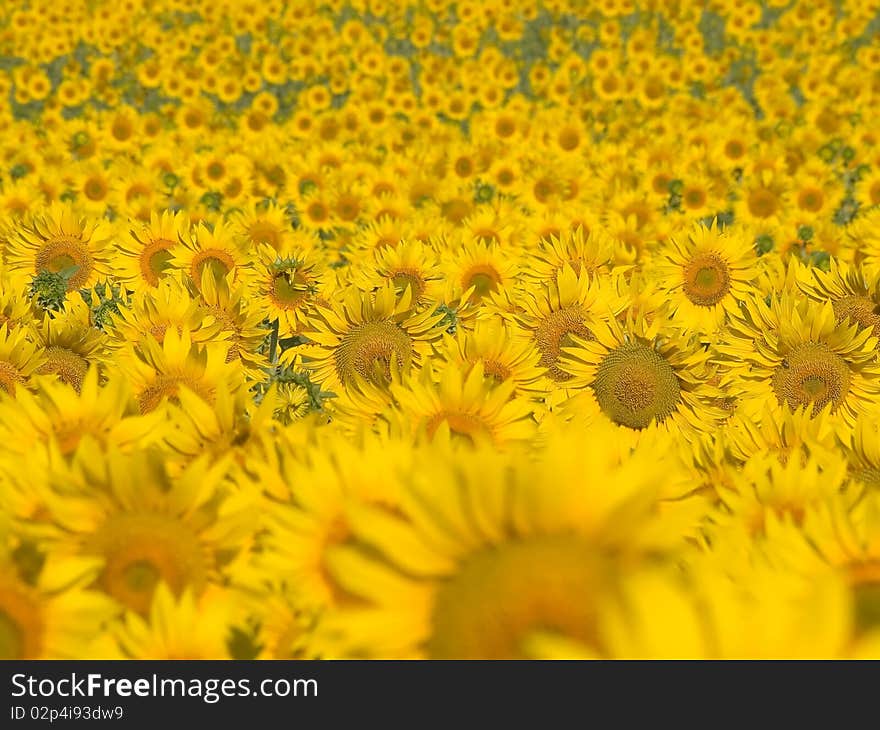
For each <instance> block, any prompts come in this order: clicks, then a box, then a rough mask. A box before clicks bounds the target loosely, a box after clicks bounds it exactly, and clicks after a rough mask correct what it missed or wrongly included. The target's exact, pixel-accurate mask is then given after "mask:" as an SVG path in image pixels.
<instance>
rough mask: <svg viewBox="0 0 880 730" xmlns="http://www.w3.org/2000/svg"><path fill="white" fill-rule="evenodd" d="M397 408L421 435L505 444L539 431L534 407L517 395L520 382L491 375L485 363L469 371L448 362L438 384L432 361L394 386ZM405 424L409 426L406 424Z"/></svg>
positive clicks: (405, 420)
mask: <svg viewBox="0 0 880 730" xmlns="http://www.w3.org/2000/svg"><path fill="white" fill-rule="evenodd" d="M391 393H392V394H393V395H394V398H395V400H396V402H397V411H398V413H399V415H400V418H401V419H402V420H403V422H404V424H408V425H409V427H410V430H411V431H412V432H414V433H415V434H416V435H417V436H421V435H424V436H425V437H426V438H427V439H429V440H433V439H440V440H443V441H448V440H449V439H450V438H455V439H460V440H461V441H463V442H467V443H470V444H482V443H484V442H487V443H491V444H494V445H495V446H497V447H502V446H503V445H505V444H508V443H511V442H516V441H524V440H526V439H528V438H529V436H531V435H532V433H533V431H534V421H533V420H532V418H531V416H532V412H533V410H534V407H533V405H532V404H531V403H530V402H529V401H528V400H526V399H524V398H520V397H517V396H516V395H515V394H514V382H513V381H511V380H506V381H503V382H501V383H496V382H495V380H494V378H486V371H485V369H484V366H483V363H481V362H478V363H477V364H476V365H474V366H473V367H471V368H470V369H469V370H461V369H459V368H456V367H451V366H449V365H447V366H446V367H445V368H444V369H443V371H442V372H441V373H440V374H439V378H438V382H435V376H434V372H433V368H432V367H431V366H430V365H429V366H427V367H425V368H424V370H422V372H421V373H420V374H419V378H418V380H416V379H410V380H408V381H405V382H403V383H394V384H392V385H391ZM404 428H405V426H404Z"/></svg>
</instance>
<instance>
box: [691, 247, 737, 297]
mask: <svg viewBox="0 0 880 730" xmlns="http://www.w3.org/2000/svg"><path fill="white" fill-rule="evenodd" d="M683 273H684V284H683V289H684V294H685V296H686V297H687V298H688V299H689V300H690V301H691V302H692V303H693V304H696V305H697V306H698V307H711V306H713V305H715V304H718V302H720V301H721V300H722V299H724V297H725V296H726V295H727V293H728V292H729V291H730V269H728V268H727V264H726V263H725V262H724V260H723V259H722V258H721V257H720V256H719V255H718V254H716V253H704V254H700V255H699V256H695V257H694V258H693V259H692V260H691V261H689V262H688V263H687V264H686V265H685V266H684V272H683Z"/></svg>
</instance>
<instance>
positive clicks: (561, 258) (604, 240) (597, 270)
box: [522, 226, 614, 283]
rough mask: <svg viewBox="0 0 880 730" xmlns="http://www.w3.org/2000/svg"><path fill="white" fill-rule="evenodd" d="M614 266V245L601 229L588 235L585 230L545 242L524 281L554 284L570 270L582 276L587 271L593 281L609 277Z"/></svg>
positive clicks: (525, 268) (533, 254) (534, 254)
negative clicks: (569, 268) (563, 273)
mask: <svg viewBox="0 0 880 730" xmlns="http://www.w3.org/2000/svg"><path fill="white" fill-rule="evenodd" d="M613 264H614V243H613V242H612V241H611V238H609V236H608V235H607V234H606V233H605V232H604V231H602V230H601V229H600V228H598V227H593V228H591V229H590V230H589V231H587V232H585V231H584V228H583V226H577V227H575V228H573V229H568V230H565V231H563V232H561V233H559V234H558V235H551V236H549V237H547V238H542V239H541V240H540V241H539V243H538V246H537V247H536V248H533V249H532V250H531V251H530V253H529V255H528V259H527V264H526V265H524V266H523V272H522V274H523V277H524V278H527V279H534V280H536V281H539V282H542V283H545V282H550V281H552V280H554V279H555V278H556V277H557V276H559V275H560V274H561V273H562V270H563V269H564V268H565V267H566V265H567V266H570V267H571V268H572V269H573V270H574V273H575V274H577V275H578V276H580V275H581V271H584V270H585V271H586V272H587V275H588V276H589V278H591V279H593V278H596V277H602V276H606V275H608V274H610V273H611V271H612V268H613Z"/></svg>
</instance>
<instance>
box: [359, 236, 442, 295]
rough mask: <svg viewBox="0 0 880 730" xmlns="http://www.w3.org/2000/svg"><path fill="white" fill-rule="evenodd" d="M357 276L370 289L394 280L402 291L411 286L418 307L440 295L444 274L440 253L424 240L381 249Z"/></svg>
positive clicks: (364, 288) (361, 284)
mask: <svg viewBox="0 0 880 730" xmlns="http://www.w3.org/2000/svg"><path fill="white" fill-rule="evenodd" d="M358 273H359V274H360V275H359V276H358V275H357V274H355V276H353V279H354V283H355V284H357V286H359V287H360V288H361V289H363V290H364V291H370V290H372V289H375V288H376V287H378V286H381V285H383V284H384V283H385V282H386V281H390V282H392V283H393V284H394V286H395V287H396V288H397V291H398V293H399V294H402V293H403V291H404V290H405V289H406V288H407V287H410V289H412V298H413V302H414V303H415V304H416V306H420V305H424V304H426V303H427V302H430V301H436V300H437V299H438V298H439V297H440V290H439V285H440V280H441V278H442V276H441V274H440V269H439V265H438V263H437V256H436V254H435V252H434V251H433V250H431V248H430V247H429V246H427V245H426V244H424V243H422V242H421V241H401V242H400V243H399V244H398V245H397V246H395V247H393V248H392V247H389V246H386V247H383V248H378V249H376V250H375V251H374V252H373V261H372V262H370V263H369V264H368V265H367V266H365V267H363V268H361V269H360V271H359V272H358Z"/></svg>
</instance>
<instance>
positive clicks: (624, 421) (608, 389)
mask: <svg viewBox="0 0 880 730" xmlns="http://www.w3.org/2000/svg"><path fill="white" fill-rule="evenodd" d="M593 390H594V392H595V394H596V400H597V402H598V403H599V407H600V408H601V409H602V410H603V411H604V412H605V414H606V415H607V416H608V417H609V418H611V420H613V421H614V422H615V423H619V424H620V425H621V426H627V427H628V428H634V429H641V428H645V427H646V426H648V424H650V423H651V421H653V420H656V421H658V422H661V421H663V420H665V419H666V418H667V417H668V416H669V415H670V414H672V413H673V412H674V411H675V410H676V408H677V407H678V404H679V402H680V401H681V386H680V384H679V381H678V377H677V376H676V375H675V370H674V369H673V368H672V366H671V365H670V364H669V363H668V362H667V361H666V360H665V359H664V358H663V357H662V356H661V355H660V354H659V353H658V352H657V351H656V350H653V349H651V348H650V347H648V346H646V345H642V344H638V343H627V344H624V345H621V346H620V347H618V348H617V349H615V350H612V351H611V352H609V353H608V354H607V355H606V356H605V358H604V359H603V360H602V362H601V363H599V367H598V368H597V369H596V380H595V381H594V382H593Z"/></svg>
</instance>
